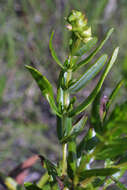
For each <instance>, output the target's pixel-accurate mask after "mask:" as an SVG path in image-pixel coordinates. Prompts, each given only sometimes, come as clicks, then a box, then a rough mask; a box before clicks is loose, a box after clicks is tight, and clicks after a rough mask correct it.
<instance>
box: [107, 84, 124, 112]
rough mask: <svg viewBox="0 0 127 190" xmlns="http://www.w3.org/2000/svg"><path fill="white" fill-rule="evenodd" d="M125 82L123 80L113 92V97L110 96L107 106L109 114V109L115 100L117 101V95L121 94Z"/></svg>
mask: <svg viewBox="0 0 127 190" xmlns="http://www.w3.org/2000/svg"><path fill="white" fill-rule="evenodd" d="M123 82H124V80H121V81H120V82H119V83H118V84H117V85H116V87H115V88H114V90H113V91H112V93H111V95H110V96H109V99H108V101H107V104H106V112H108V110H109V107H110V105H111V103H112V102H113V100H114V99H115V97H116V95H117V93H118V92H119V89H120V88H121V86H122V85H123Z"/></svg>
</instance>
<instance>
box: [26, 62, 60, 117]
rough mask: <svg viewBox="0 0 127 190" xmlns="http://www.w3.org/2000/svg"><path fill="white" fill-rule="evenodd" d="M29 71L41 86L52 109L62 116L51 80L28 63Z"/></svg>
mask: <svg viewBox="0 0 127 190" xmlns="http://www.w3.org/2000/svg"><path fill="white" fill-rule="evenodd" d="M25 67H26V68H27V69H28V70H29V72H30V73H31V75H32V77H33V78H34V80H35V81H36V83H37V85H38V86H39V88H40V90H41V92H42V95H43V96H44V97H45V98H46V100H47V101H48V102H49V104H50V106H51V109H52V111H53V112H54V113H55V114H57V115H58V116H61V115H60V113H59V112H58V110H57V107H56V104H55V100H54V95H53V88H52V85H51V84H50V82H49V81H48V80H47V78H46V77H45V76H43V75H42V74H41V73H40V72H39V71H38V70H37V69H35V68H33V67H31V66H28V65H26V66H25Z"/></svg>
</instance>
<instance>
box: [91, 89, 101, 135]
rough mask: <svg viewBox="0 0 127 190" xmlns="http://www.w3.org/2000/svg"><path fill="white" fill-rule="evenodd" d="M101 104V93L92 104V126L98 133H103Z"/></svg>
mask: <svg viewBox="0 0 127 190" xmlns="http://www.w3.org/2000/svg"><path fill="white" fill-rule="evenodd" d="M100 103H101V91H100V92H99V93H98V94H97V96H96V98H95V99H94V101H93V104H92V110H91V124H92V127H93V128H94V129H95V131H96V132H98V133H100V132H101V131H102V123H101V117H100Z"/></svg>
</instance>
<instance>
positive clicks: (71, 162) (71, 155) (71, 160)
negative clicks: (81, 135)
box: [67, 139, 77, 179]
mask: <svg viewBox="0 0 127 190" xmlns="http://www.w3.org/2000/svg"><path fill="white" fill-rule="evenodd" d="M76 162H77V154H76V141H75V139H73V140H72V141H71V142H69V143H68V157H67V171H68V175H69V177H70V178H71V179H73V178H74V176H75V173H76V167H77V164H76Z"/></svg>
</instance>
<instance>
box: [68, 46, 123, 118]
mask: <svg viewBox="0 0 127 190" xmlns="http://www.w3.org/2000/svg"><path fill="white" fill-rule="evenodd" d="M118 51H119V47H117V48H116V49H115V50H114V52H113V55H112V57H111V58H110V60H109V62H108V64H107V65H106V68H105V70H104V72H103V73H102V75H101V78H100V80H99V82H98V84H97V86H96V87H95V88H94V90H93V91H92V92H91V94H90V95H89V96H88V97H87V99H86V100H85V101H84V102H82V103H81V104H80V105H79V106H77V107H76V108H75V109H73V111H71V112H70V113H69V116H70V117H72V116H74V115H77V114H79V113H81V112H83V111H84V110H85V109H86V108H87V107H88V105H89V104H91V103H92V102H93V100H94V99H95V97H96V95H97V94H98V92H99V91H100V89H101V87H102V84H103V82H104V80H105V78H106V76H107V74H108V72H109V71H110V69H111V68H112V66H113V64H114V63H115V61H116V58H117V54H118Z"/></svg>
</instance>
